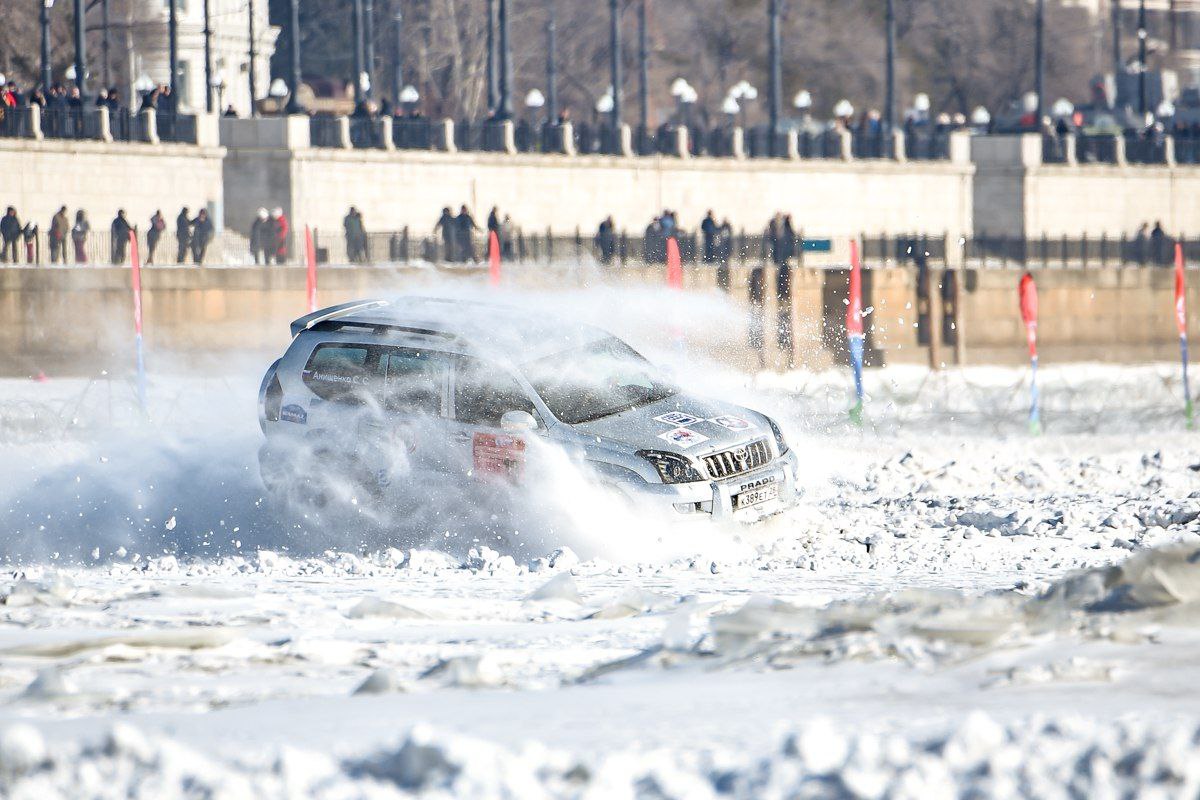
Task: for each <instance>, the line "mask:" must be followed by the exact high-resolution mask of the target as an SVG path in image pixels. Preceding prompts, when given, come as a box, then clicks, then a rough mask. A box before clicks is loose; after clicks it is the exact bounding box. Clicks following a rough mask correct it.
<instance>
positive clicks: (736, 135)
mask: <svg viewBox="0 0 1200 800" xmlns="http://www.w3.org/2000/svg"><path fill="white" fill-rule="evenodd" d="M733 157H734V158H737V159H743V158H745V157H746V130H745V129H744V128H742V127H741V126H740V125H739V126H738V127H736V128H734V129H733Z"/></svg>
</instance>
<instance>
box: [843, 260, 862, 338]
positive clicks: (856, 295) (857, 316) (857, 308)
mask: <svg viewBox="0 0 1200 800" xmlns="http://www.w3.org/2000/svg"><path fill="white" fill-rule="evenodd" d="M862 320H863V303H862V263H861V262H860V261H859V259H858V240H857V239H851V240H850V296H849V304H848V305H847V306H846V335H847V336H862V335H863V322H862Z"/></svg>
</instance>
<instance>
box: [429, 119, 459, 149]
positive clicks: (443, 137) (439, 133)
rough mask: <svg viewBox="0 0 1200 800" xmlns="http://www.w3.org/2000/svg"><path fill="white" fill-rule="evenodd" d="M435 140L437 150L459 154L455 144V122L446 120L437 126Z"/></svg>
mask: <svg viewBox="0 0 1200 800" xmlns="http://www.w3.org/2000/svg"><path fill="white" fill-rule="evenodd" d="M435 128H436V130H435V133H434V140H435V141H436V142H437V149H438V150H441V151H442V152H443V153H457V152H458V146H457V145H455V144H454V120H452V119H444V120H442V121H441V122H439V123H437V124H436V125H435Z"/></svg>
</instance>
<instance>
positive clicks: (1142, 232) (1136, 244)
mask: <svg viewBox="0 0 1200 800" xmlns="http://www.w3.org/2000/svg"><path fill="white" fill-rule="evenodd" d="M1149 227H1150V226H1149V225H1148V224H1146V223H1145V222H1143V223H1142V224H1141V226H1140V227H1139V228H1138V230H1137V235H1136V236H1134V237H1133V259H1134V261H1136V262H1137V263H1138V264H1140V265H1142V266H1145V265H1146V255H1147V254H1146V249H1147V248H1146V237H1147V235H1148V229H1149Z"/></svg>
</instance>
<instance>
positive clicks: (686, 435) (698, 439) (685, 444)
mask: <svg viewBox="0 0 1200 800" xmlns="http://www.w3.org/2000/svg"><path fill="white" fill-rule="evenodd" d="M658 438H660V439H663V440H665V441H668V442H670V443H671V444H673V445H675V446H676V447H679V448H682V449H684V450H687V449H688V448H689V447H695V446H696V445H698V444H701V443H703V442H707V441H708V437H707V436H705V435H704V434H702V433H697V432H696V431H694V430H691V429H690V428H676V429H675V430H673V431H667V432H666V433H662V434H659V436H658Z"/></svg>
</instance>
